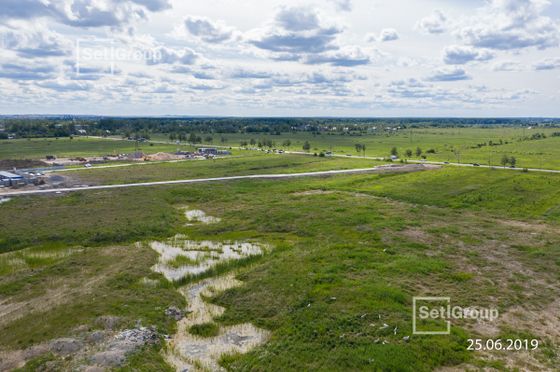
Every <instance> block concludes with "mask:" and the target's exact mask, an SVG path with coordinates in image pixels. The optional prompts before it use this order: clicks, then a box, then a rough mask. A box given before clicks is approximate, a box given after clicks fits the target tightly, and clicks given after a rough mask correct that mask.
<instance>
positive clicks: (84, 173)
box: [65, 152, 384, 184]
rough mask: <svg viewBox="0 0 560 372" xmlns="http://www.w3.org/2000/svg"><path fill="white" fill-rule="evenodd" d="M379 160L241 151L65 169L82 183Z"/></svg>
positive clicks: (351, 164)
mask: <svg viewBox="0 0 560 372" xmlns="http://www.w3.org/2000/svg"><path fill="white" fill-rule="evenodd" d="M380 164H384V163H383V162H379V161H375V160H367V159H345V158H327V157H318V156H317V157H314V156H303V155H290V154H283V155H267V154H261V153H254V152H245V153H243V155H241V156H239V157H233V158H222V159H215V160H204V161H202V160H192V161H184V162H177V163H167V164H166V163H160V164H153V165H152V164H147V165H144V166H141V167H125V168H109V169H95V167H94V168H91V169H87V170H86V169H84V170H80V171H79V172H74V173H65V175H66V176H70V177H73V178H75V179H77V180H79V182H80V183H84V184H119V183H138V182H150V181H165V180H178V179H193V178H204V177H228V176H241V175H250V174H260V173H267V174H273V173H300V172H308V171H324V170H333V169H353V168H366V167H374V166H376V165H380Z"/></svg>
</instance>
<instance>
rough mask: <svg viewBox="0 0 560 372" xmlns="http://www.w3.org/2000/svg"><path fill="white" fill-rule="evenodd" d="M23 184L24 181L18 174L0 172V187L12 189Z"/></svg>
mask: <svg viewBox="0 0 560 372" xmlns="http://www.w3.org/2000/svg"><path fill="white" fill-rule="evenodd" d="M22 184H25V179H24V178H23V176H20V175H19V174H15V173H11V172H4V171H0V185H2V186H5V187H13V186H18V185H22Z"/></svg>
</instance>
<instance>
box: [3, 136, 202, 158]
mask: <svg viewBox="0 0 560 372" xmlns="http://www.w3.org/2000/svg"><path fill="white" fill-rule="evenodd" d="M178 147H179V148H180V149H182V150H184V151H189V150H190V151H192V147H190V146H187V145H185V144H184V145H181V146H177V145H172V144H158V143H147V142H144V143H139V144H138V148H137V147H136V142H134V141H123V140H118V141H117V140H112V139H97V138H85V137H76V138H73V139H69V138H34V139H17V140H6V141H0V159H36V160H45V157H46V156H47V155H54V156H56V157H59V158H65V157H69V158H71V157H78V156H105V155H118V154H130V153H133V152H134V151H136V150H137V151H144V152H146V153H156V152H174V151H177V148H178Z"/></svg>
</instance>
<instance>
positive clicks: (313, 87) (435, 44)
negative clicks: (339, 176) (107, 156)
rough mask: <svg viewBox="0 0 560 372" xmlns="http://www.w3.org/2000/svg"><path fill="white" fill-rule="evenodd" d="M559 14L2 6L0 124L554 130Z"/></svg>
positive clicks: (517, 5)
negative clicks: (48, 117) (385, 121)
mask: <svg viewBox="0 0 560 372" xmlns="http://www.w3.org/2000/svg"><path fill="white" fill-rule="evenodd" d="M559 43H560V1H549V0H445V1H444V0H414V1H413V0H317V1H304V0H298V1H295V0H283V1H278V0H204V1H200V0H199V1H191V0H1V1H0V46H1V49H0V96H1V98H2V99H1V100H0V114H33V113H35V114H36V113H69V114H101V115H217V116H218V115H237V116H278V115H284V116H557V117H558V116H560V48H559Z"/></svg>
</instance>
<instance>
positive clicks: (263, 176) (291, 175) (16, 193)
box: [0, 167, 383, 197]
mask: <svg viewBox="0 0 560 372" xmlns="http://www.w3.org/2000/svg"><path fill="white" fill-rule="evenodd" d="M380 169H383V167H374V168H360V169H342V170H329V171H320V172H305V173H281V174H254V175H247V176H231V177H214V178H196V179H189V180H174V181H156V182H142V183H125V184H118V185H99V186H79V187H69V188H59V189H45V190H25V191H13V192H6V193H2V194H0V197H2V196H3V197H13V196H23V195H37V194H52V193H62V192H72V191H85V190H106V189H122V188H127V187H141V186H159V185H179V184H188V183H202V182H215V181H232V180H245V179H277V178H296V177H313V176H331V175H336V174H353V173H368V172H375V171H379V170H380Z"/></svg>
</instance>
